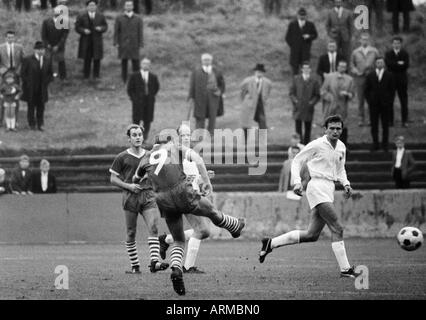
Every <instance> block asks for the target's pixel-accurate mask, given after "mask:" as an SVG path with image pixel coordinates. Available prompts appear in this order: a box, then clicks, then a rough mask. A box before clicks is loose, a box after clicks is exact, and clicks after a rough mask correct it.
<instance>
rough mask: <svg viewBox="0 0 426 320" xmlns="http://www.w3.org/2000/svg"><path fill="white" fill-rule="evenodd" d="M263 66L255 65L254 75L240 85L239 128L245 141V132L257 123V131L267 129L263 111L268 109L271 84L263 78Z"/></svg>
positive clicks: (264, 71)
mask: <svg viewBox="0 0 426 320" xmlns="http://www.w3.org/2000/svg"><path fill="white" fill-rule="evenodd" d="M265 73H266V70H265V66H264V65H263V64H257V65H256V67H255V68H254V75H252V76H250V77H247V78H245V79H244V81H243V82H242V84H241V100H242V102H243V107H242V109H241V126H242V128H243V130H244V136H245V138H246V141H247V131H248V129H249V128H250V127H252V126H253V124H254V123H253V121H255V122H257V123H258V125H259V129H267V125H266V115H265V109H267V107H268V103H269V97H270V95H271V89H272V82H271V80H269V79H268V78H266V77H265Z"/></svg>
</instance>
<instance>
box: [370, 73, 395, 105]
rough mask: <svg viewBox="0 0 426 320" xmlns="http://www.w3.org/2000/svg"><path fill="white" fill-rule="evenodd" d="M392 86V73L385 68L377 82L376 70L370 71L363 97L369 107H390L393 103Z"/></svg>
mask: <svg viewBox="0 0 426 320" xmlns="http://www.w3.org/2000/svg"><path fill="white" fill-rule="evenodd" d="M394 88H395V85H394V80H393V75H392V73H390V72H389V71H387V70H385V71H384V72H383V77H382V81H380V82H379V79H378V77H377V73H376V70H374V71H372V72H370V73H369V74H368V75H367V80H366V83H365V97H366V99H367V102H368V105H369V107H370V109H372V111H373V110H377V109H381V108H385V109H387V108H390V107H391V106H392V103H393V92H394Z"/></svg>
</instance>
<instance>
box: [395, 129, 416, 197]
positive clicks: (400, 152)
mask: <svg viewBox="0 0 426 320" xmlns="http://www.w3.org/2000/svg"><path fill="white" fill-rule="evenodd" d="M395 145H396V150H394V151H393V153H392V164H393V165H392V177H393V179H394V181H395V187H396V188H397V189H408V188H410V178H411V175H412V173H413V171H414V167H415V165H416V164H415V161H414V157H413V154H412V153H411V151H408V150H405V146H404V137H403V136H397V137H396V139H395Z"/></svg>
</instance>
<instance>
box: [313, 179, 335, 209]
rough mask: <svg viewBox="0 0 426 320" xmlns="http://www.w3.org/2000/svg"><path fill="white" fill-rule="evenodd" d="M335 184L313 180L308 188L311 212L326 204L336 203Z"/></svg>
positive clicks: (324, 180)
mask: <svg viewBox="0 0 426 320" xmlns="http://www.w3.org/2000/svg"><path fill="white" fill-rule="evenodd" d="M334 189H335V187H334V182H333V181H330V180H326V179H319V178H312V179H311V180H310V181H309V183H308V186H307V187H306V198H308V203H309V207H310V208H311V210H312V209H313V208H315V207H316V206H317V205H319V204H321V203H324V202H331V203H333V202H334Z"/></svg>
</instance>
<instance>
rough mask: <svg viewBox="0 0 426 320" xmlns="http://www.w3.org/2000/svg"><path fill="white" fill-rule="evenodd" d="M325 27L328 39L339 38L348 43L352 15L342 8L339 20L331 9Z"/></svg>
mask: <svg viewBox="0 0 426 320" xmlns="http://www.w3.org/2000/svg"><path fill="white" fill-rule="evenodd" d="M325 27H326V30H327V34H328V36H329V37H330V38H332V39H336V38H341V39H342V40H343V41H346V42H348V41H350V40H351V38H352V32H353V15H352V12H351V11H350V10H348V9H345V8H343V13H342V16H341V18H339V16H338V14H337V12H336V10H335V9H334V8H333V9H331V10H330V11H329V12H328V13H327V17H326V23H325Z"/></svg>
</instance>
